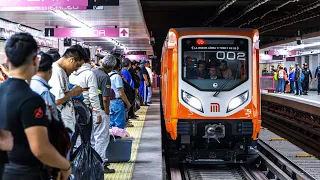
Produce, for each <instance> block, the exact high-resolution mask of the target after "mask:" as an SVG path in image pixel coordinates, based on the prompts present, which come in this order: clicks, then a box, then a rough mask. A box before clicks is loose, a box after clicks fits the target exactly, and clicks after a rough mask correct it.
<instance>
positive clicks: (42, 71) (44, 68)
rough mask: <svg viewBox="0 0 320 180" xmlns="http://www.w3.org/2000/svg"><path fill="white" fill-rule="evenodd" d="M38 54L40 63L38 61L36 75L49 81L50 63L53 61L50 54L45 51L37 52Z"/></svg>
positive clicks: (50, 73)
mask: <svg viewBox="0 0 320 180" xmlns="http://www.w3.org/2000/svg"><path fill="white" fill-rule="evenodd" d="M39 55H40V63H39V69H38V73H37V75H39V76H41V77H42V78H44V79H45V80H46V81H49V80H50V79H51V75H52V64H53V62H54V60H53V58H52V56H51V55H49V54H47V53H43V52H41V53H39Z"/></svg>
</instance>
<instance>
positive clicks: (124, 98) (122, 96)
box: [118, 88, 131, 109]
mask: <svg viewBox="0 0 320 180" xmlns="http://www.w3.org/2000/svg"><path fill="white" fill-rule="evenodd" d="M118 90H119V93H120V97H121V99H122V100H123V102H124V103H126V105H127V108H128V109H129V108H130V106H131V104H130V102H129V100H128V98H127V95H126V93H125V92H124V90H123V88H118Z"/></svg>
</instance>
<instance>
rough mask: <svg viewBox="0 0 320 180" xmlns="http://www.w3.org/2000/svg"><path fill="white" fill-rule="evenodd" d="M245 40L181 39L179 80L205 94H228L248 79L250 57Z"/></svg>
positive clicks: (220, 38)
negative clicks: (208, 92) (203, 91)
mask: <svg viewBox="0 0 320 180" xmlns="http://www.w3.org/2000/svg"><path fill="white" fill-rule="evenodd" d="M248 44H249V40H248V39H245V38H224V37H219V38H218V37H215V38H185V39H182V59H183V62H182V64H183V66H182V67H183V69H182V78H183V80H184V81H186V82H187V83H189V84H190V85H192V86H194V87H196V88H198V89H200V90H205V91H210V90H214V91H228V90H232V89H234V88H235V87H237V86H239V85H240V84H242V83H243V82H245V81H247V80H248V68H249V60H250V57H251V55H250V54H249V46H248Z"/></svg>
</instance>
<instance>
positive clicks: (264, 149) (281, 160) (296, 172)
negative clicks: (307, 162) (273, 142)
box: [258, 140, 316, 180]
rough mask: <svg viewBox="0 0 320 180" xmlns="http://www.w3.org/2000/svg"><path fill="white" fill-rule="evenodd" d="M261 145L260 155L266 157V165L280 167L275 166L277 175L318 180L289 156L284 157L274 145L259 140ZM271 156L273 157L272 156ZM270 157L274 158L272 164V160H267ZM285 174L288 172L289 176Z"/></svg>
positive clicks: (304, 179) (303, 179)
mask: <svg viewBox="0 0 320 180" xmlns="http://www.w3.org/2000/svg"><path fill="white" fill-rule="evenodd" d="M258 145H259V150H260V152H259V155H260V157H262V158H263V159H264V161H265V162H264V165H266V163H269V164H267V167H268V168H274V167H272V166H277V167H278V168H277V169H276V168H274V170H276V171H275V172H277V173H276V174H275V175H277V177H280V176H281V177H282V178H289V179H294V180H297V179H299V180H316V179H315V178H313V177H312V176H311V175H310V174H308V173H307V172H305V171H304V170H303V169H301V168H300V167H298V166H297V165H295V164H294V163H293V162H291V161H290V160H289V159H288V158H286V157H284V156H283V155H281V154H280V153H279V152H277V151H276V150H274V149H273V148H272V147H270V146H269V145H268V144H266V143H265V142H263V141H261V140H259V141H258ZM270 156H271V158H270ZM268 159H273V162H272V164H271V163H270V162H267V160H268ZM283 174H286V175H287V176H284V175H283Z"/></svg>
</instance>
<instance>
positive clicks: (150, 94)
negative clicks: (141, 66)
mask: <svg viewBox="0 0 320 180" xmlns="http://www.w3.org/2000/svg"><path fill="white" fill-rule="evenodd" d="M146 69H147V71H148V75H149V77H150V84H151V85H150V87H148V96H147V103H148V104H151V97H152V83H153V75H152V70H151V66H150V62H149V61H147V67H146Z"/></svg>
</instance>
